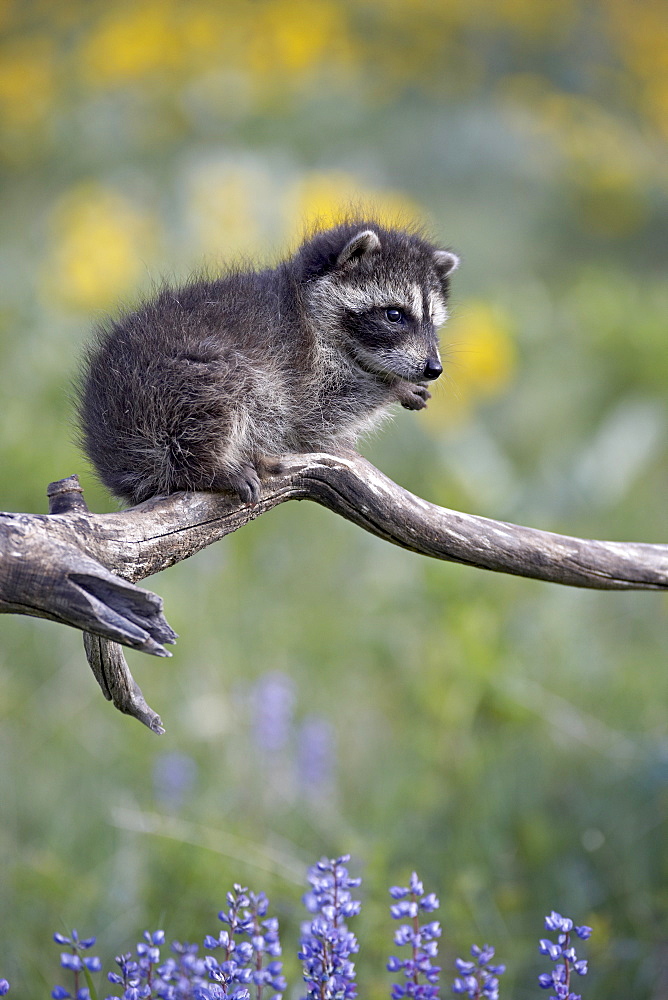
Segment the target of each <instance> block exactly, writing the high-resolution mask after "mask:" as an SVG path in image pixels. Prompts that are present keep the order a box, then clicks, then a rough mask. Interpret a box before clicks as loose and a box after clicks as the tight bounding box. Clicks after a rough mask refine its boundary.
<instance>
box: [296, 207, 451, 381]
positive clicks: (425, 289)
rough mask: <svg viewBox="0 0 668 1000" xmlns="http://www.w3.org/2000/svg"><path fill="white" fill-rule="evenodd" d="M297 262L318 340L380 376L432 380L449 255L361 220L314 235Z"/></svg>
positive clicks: (436, 373)
mask: <svg viewBox="0 0 668 1000" xmlns="http://www.w3.org/2000/svg"><path fill="white" fill-rule="evenodd" d="M297 262H298V266H299V267H300V270H301V276H302V280H303V281H304V287H305V293H306V294H305V297H306V302H307V308H308V311H309V313H310V315H311V318H312V321H313V325H314V328H315V329H316V330H318V331H319V333H320V336H321V337H323V338H324V339H325V340H327V341H334V342H336V344H337V346H339V347H340V348H342V349H343V350H344V351H345V352H346V353H347V354H348V355H349V356H350V357H351V358H352V360H353V361H354V362H355V363H356V364H357V365H359V367H360V368H362V369H364V370H365V371H368V372H370V373H372V374H374V375H377V376H379V377H380V378H382V379H385V380H388V381H393V380H395V379H398V378H400V379H406V380H408V381H410V382H427V381H432V380H433V379H436V378H438V376H439V375H440V374H441V372H442V371H443V366H442V365H441V359H440V355H439V350H438V338H437V335H436V330H437V328H438V327H439V326H440V325H441V324H442V323H443V322H444V321H445V319H446V318H447V309H446V303H447V297H448V279H449V275H450V274H451V273H452V271H454V270H455V268H456V267H457V265H458V263H459V261H458V258H457V257H456V256H455V254H453V253H451V252H450V251H449V250H440V249H437V248H436V247H435V246H433V245H432V244H430V243H428V242H427V241H426V240H424V239H422V237H420V236H418V235H416V234H414V233H409V232H404V231H402V230H397V229H387V228H385V227H383V226H380V225H377V224H376V223H364V222H360V223H346V224H344V225H342V226H338V227H337V228H336V229H332V230H327V231H326V232H322V233H319V234H318V235H317V236H315V237H314V238H313V239H312V240H310V241H309V242H308V243H306V244H304V246H303V247H302V248H301V250H300V251H299V253H298V255H297Z"/></svg>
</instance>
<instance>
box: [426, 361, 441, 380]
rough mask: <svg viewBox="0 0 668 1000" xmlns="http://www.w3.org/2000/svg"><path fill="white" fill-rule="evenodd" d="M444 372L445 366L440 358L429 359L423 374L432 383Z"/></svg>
mask: <svg viewBox="0 0 668 1000" xmlns="http://www.w3.org/2000/svg"><path fill="white" fill-rule="evenodd" d="M442 371H443V365H442V364H441V362H440V361H439V360H438V358H429V359H428V360H427V363H426V365H425V366H424V372H423V373H422V374H423V375H424V377H425V378H426V379H427V380H428V381H429V382H432V381H433V380H434V379H435V378H438V376H439V375H440V374H441V372H442Z"/></svg>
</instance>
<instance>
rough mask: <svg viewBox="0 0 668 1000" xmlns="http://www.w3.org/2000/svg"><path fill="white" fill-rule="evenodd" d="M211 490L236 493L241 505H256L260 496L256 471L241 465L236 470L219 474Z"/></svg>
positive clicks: (260, 485)
mask: <svg viewBox="0 0 668 1000" xmlns="http://www.w3.org/2000/svg"><path fill="white" fill-rule="evenodd" d="M212 488H213V489H214V490H222V491H224V492H230V493H236V494H237V496H238V497H239V499H240V500H241V502H242V503H249V504H256V503H257V502H258V501H259V499H260V497H261V495H262V484H261V483H260V477H259V476H258V474H257V471H256V469H254V468H253V466H252V465H242V466H241V467H240V468H238V469H226V470H225V471H224V472H223V471H221V472H219V473H218V474H217V475H216V477H215V479H214V481H213V485H212Z"/></svg>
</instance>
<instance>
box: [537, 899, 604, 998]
mask: <svg viewBox="0 0 668 1000" xmlns="http://www.w3.org/2000/svg"><path fill="white" fill-rule="evenodd" d="M545 927H546V928H547V930H548V931H553V932H556V933H557V934H558V937H557V942H556V943H555V942H554V941H550V940H549V938H542V939H541V941H540V943H539V945H538V948H539V950H540V953H541V955H548V956H549V957H550V958H551V959H552V961H553V962H555V963H556V965H555V967H554V969H553V970H552V972H544V973H543V974H542V975H540V976H539V977H538V982H539V983H540V985H541V986H542V988H543V989H544V990H552V991H553V992H552V996H551V997H550V1000H582V997H581V996H580V994H579V993H572V992H571V973H572V972H576V973H577V974H578V976H586V975H587V961H586V959H584V958H578V956H577V955H576V953H575V948H574V947H573V945H572V944H571V932H572V931H573V930H575V933H576V934H577V936H578V937H579V938H580V939H581V940H582V941H586V940H587V938H589V937H590V936H591V927H587V926H586V925H585V924H583V925H582V926H581V927H575V928H574V927H573V921H572V920H570V919H569V918H568V917H562V916H561V914H560V913H556V912H555V911H554V910H553V911H552V913H550V915H549V916H547V917H545Z"/></svg>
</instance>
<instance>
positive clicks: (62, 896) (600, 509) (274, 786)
mask: <svg viewBox="0 0 668 1000" xmlns="http://www.w3.org/2000/svg"><path fill="white" fill-rule="evenodd" d="M0 31H1V33H2V39H1V41H0V119H1V125H0V177H1V185H0V240H1V243H2V250H1V253H0V412H1V414H2V417H1V420H0V466H1V469H2V476H1V477H0V508H1V509H4V510H18V511H30V512H43V511H45V510H46V498H45V489H46V485H47V483H48V482H49V481H51V480H54V479H58V478H61V477H63V476H67V475H70V474H72V473H74V472H76V473H78V474H79V475H80V476H81V479H82V482H83V484H84V487H85V494H86V498H87V500H88V503H89V505H90V506H91V509H94V510H97V511H103V510H113V509H115V505H114V502H113V501H112V500H111V499H110V498H109V497H108V495H106V493H105V492H104V490H103V489H102V488H101V487H100V486H99V485H98V484H97V483H96V481H95V478H94V476H93V474H92V473H91V471H90V469H89V468H88V467H87V465H86V462H85V460H84V459H83V457H82V456H81V454H80V453H79V451H78V450H77V448H76V447H75V445H74V444H73V436H74V429H73V425H72V406H71V402H70V399H69V391H70V389H69V387H70V383H71V379H72V376H73V374H74V372H75V370H76V365H77V358H78V356H79V354H80V351H81V348H82V345H83V344H84V343H85V341H86V339H87V338H88V336H89V333H90V330H91V328H92V327H93V325H94V324H95V323H96V322H97V321H98V319H99V318H100V317H101V316H103V315H105V314H106V313H108V312H110V311H111V312H113V311H115V310H117V309H118V308H120V307H121V305H124V304H126V305H127V304H131V303H133V302H134V301H136V300H137V298H138V297H139V296H140V295H142V294H145V293H150V290H151V288H152V287H153V286H154V285H155V283H156V282H158V281H160V280H161V278H163V277H167V278H172V277H174V278H177V277H178V278H183V277H184V276H186V275H188V274H189V273H191V272H192V271H193V270H196V269H198V268H202V267H207V268H209V269H210V270H215V269H217V268H219V267H221V266H223V265H224V263H225V262H226V261H238V260H239V259H240V258H247V257H250V258H253V259H259V260H261V261H263V262H271V261H273V260H275V259H277V258H278V256H279V255H280V254H281V253H283V252H284V251H286V249H289V248H290V247H294V246H295V245H296V243H297V242H298V241H299V238H300V233H301V232H302V231H303V229H304V226H306V225H310V224H313V223H314V222H315V221H318V220H319V221H320V222H321V223H323V224H327V223H330V222H332V221H333V220H335V219H337V218H338V217H340V215H341V214H342V213H343V212H345V211H346V210H347V209H348V207H349V206H350V205H351V204H354V205H356V206H362V207H364V208H365V210H367V211H368V212H369V213H373V214H375V215H376V216H377V217H380V218H382V219H383V220H385V221H388V220H389V221H393V220H399V221H401V220H409V221H422V222H423V223H424V224H425V225H426V227H427V229H428V231H429V232H430V233H431V234H432V235H433V237H434V239H435V240H437V241H438V242H439V243H441V244H442V245H444V246H449V247H453V248H454V249H456V250H457V251H458V252H459V253H460V254H461V257H462V267H461V270H460V271H459V273H458V274H457V275H456V276H455V279H454V281H453V304H452V306H453V307H452V319H451V321H450V322H449V324H448V325H447V326H446V328H445V329H444V331H443V343H444V347H445V352H444V353H445V355H446V357H447V372H446V375H445V376H444V378H443V379H441V380H440V383H439V384H438V386H437V388H436V392H435V398H434V399H433V400H432V403H431V404H430V407H429V409H428V410H427V411H426V412H425V413H423V414H411V413H407V412H405V411H402V412H400V413H399V414H398V415H397V418H396V420H395V421H394V422H393V423H392V424H391V425H389V426H388V427H386V428H385V429H384V430H383V432H382V434H380V435H379V436H377V437H376V438H374V439H373V440H371V441H368V442H366V443H365V444H364V445H363V449H362V450H363V452H364V454H365V455H367V456H368V457H369V458H370V459H371V460H372V461H373V462H375V463H376V464H377V465H378V466H379V467H380V468H381V469H382V470H383V471H384V472H385V473H387V474H388V475H389V476H391V477H392V478H394V479H395V480H396V481H397V482H399V483H401V484H402V485H403V486H404V487H406V488H408V489H410V490H411V491H413V492H415V493H417V494H419V495H421V496H423V497H425V498H427V499H429V500H431V501H433V502H435V503H439V504H441V505H443V506H448V507H454V508H458V509H462V510H466V511H469V512H475V513H480V514H483V515H486V516H489V517H493V518H498V519H503V520H509V521H515V522H519V523H523V524H530V525H533V526H536V527H541V528H544V529H549V530H552V531H562V532H566V533H571V534H577V535H581V536H585V537H599V538H613V539H619V540H625V539H632V540H643V541H654V542H660V541H665V539H666V499H667V497H668V453H667V450H668V436H667V429H668V422H667V413H666V390H667V388H668V338H667V336H666V333H667V330H666V325H667V324H666V316H667V312H668V279H667V277H666V262H667V256H668V254H667V253H666V249H667V240H666V223H667V221H668V197H667V193H668V174H667V159H666V145H667V142H666V140H667V139H668V55H667V53H668V21H667V19H666V16H665V6H664V4H663V3H662V2H661V0H539V2H536V0H358V2H353V0H339V2H336V0H229V2H228V0H188V2H178V0H133V2H120V0H106V2H104V3H102V2H100V0H87V2H83V0H59V2H58V3H52V2H48V0H42V2H37V0H32V2H31V0H23V2H20V0H14V2H11V0H4V2H3V3H1V4H0ZM147 585H148V586H150V587H152V588H153V589H154V590H156V591H157V592H159V593H160V594H161V595H162V596H163V597H164V599H165V606H166V612H167V616H168V618H169V621H170V623H171V624H172V626H173V627H174V628H175V629H176V630H177V631H178V632H179V633H180V636H181V637H180V639H179V642H178V645H177V646H176V647H175V650H174V656H173V658H172V659H171V660H168V661H165V660H159V659H154V658H150V657H145V656H141V655H139V654H129V660H130V662H131V667H132V670H133V672H134V673H135V676H136V678H137V680H138V682H139V683H140V685H141V686H142V688H143V690H144V693H145V695H146V697H147V700H148V701H149V703H150V704H151V705H152V706H153V707H154V708H156V710H158V711H159V712H160V714H161V715H162V718H163V721H164V723H165V725H166V728H167V733H166V735H165V736H163V737H161V738H158V737H156V736H154V735H153V734H152V733H150V732H149V731H148V730H146V729H144V728H142V727H141V726H139V725H138V724H137V723H136V722H135V721H134V720H132V719H129V718H126V717H124V716H121V715H120V714H119V713H117V712H115V711H114V709H113V708H112V707H111V706H110V705H109V704H108V703H107V702H105V701H104V699H103V697H102V695H101V693H100V691H99V690H98V688H97V685H96V683H95V681H94V679H93V677H92V675H91V673H90V671H89V670H88V667H87V665H86V662H85V659H84V655H83V651H82V648H81V646H82V644H81V637H80V635H79V634H78V633H77V632H75V631H74V630H71V629H67V628H64V627H60V626H57V625H55V624H51V623H48V622H42V621H38V620H32V619H29V618H20V617H11V616H4V617H3V619H2V620H1V621H0V977H2V976H5V977H7V978H8V979H9V980H10V981H11V982H12V984H13V986H12V995H14V994H15V995H16V997H17V998H19V997H21V998H28V997H29V998H31V1000H33V998H38V997H47V996H48V995H49V993H50V988H51V985H52V984H53V983H54V982H62V978H61V975H60V972H59V970H58V955H57V952H58V949H57V947H56V946H55V945H53V944H52V943H50V941H51V935H52V933H53V931H54V930H58V931H61V932H67V931H68V930H69V929H70V928H71V927H73V926H74V927H76V928H77V929H78V930H79V932H80V933H81V934H85V935H89V934H97V935H98V945H97V947H96V951H97V953H99V954H100V955H101V956H102V957H103V959H104V960H105V962H107V963H108V965H107V967H109V964H110V963H111V962H112V961H113V956H114V955H116V954H119V953H120V952H121V951H123V950H128V949H129V946H130V945H132V943H133V942H134V941H136V940H137V935H138V934H140V932H141V931H142V930H143V929H144V928H147V927H148V928H151V929H155V928H156V927H160V928H163V929H164V930H165V932H166V934H167V936H168V939H169V940H171V939H172V938H178V939H180V940H184V939H186V940H201V938H202V936H203V935H204V934H205V933H217V930H216V928H217V926H219V925H218V921H217V916H216V914H217V912H218V910H219V909H222V907H223V906H224V894H225V891H226V890H227V888H228V887H229V886H230V885H231V883H232V882H235V881H239V882H241V883H243V884H244V885H249V886H250V887H251V888H254V889H255V890H260V889H264V890H265V891H266V892H267V893H268V894H269V896H270V898H271V899H272V900H273V901H274V903H275V911H276V912H277V914H278V915H279V917H280V919H281V925H282V928H283V939H284V946H285V951H286V965H287V972H288V974H289V975H290V977H291V980H292V983H293V987H292V989H291V990H290V991H289V993H288V995H289V996H290V997H295V998H296V997H297V996H299V972H298V968H297V963H296V960H295V958H294V957H293V955H294V952H295V950H296V947H295V946H296V941H297V936H298V929H299V922H300V920H301V919H302V911H301V903H300V897H301V893H302V891H303V888H302V883H303V875H304V872H305V869H306V867H307V865H309V864H311V863H312V862H313V861H314V860H315V859H316V858H318V857H319V856H321V855H322V854H327V855H337V854H340V853H343V852H350V853H351V854H352V855H353V859H352V861H351V866H350V867H351V868H352V870H353V871H354V873H355V874H360V875H362V877H363V878H364V884H363V887H362V894H363V899H364V907H363V910H362V914H361V915H360V917H359V918H357V920H356V922H355V929H356V932H357V934H358V936H359V938H360V940H361V942H362V949H361V952H360V956H359V962H358V968H359V985H360V996H362V997H365V998H367V1000H380V998H381V997H386V996H388V995H389V982H390V976H389V974H388V973H387V972H386V971H385V960H386V956H387V955H388V954H389V952H390V951H391V950H392V944H391V931H392V928H391V920H390V918H389V915H388V912H387V906H388V904H389V896H388V894H387V887H388V886H389V885H390V884H393V883H404V882H405V880H406V879H407V877H408V875H409V873H410V871H411V870H412V869H417V871H418V873H419V874H420V876H421V877H422V878H423V879H424V881H425V885H426V888H427V889H428V890H433V891H435V892H437V893H438V895H439V896H440V898H441V904H442V905H441V914H440V915H441V919H442V922H443V927H444V935H443V944H442V956H441V957H442V964H443V966H444V967H445V968H446V970H449V966H450V964H451V961H452V959H453V957H454V956H455V955H456V954H462V953H463V952H464V951H466V950H467V949H468V947H469V945H470V943H471V942H472V941H477V942H478V943H479V944H482V943H483V942H487V941H489V942H491V943H493V944H495V945H496V948H497V956H498V958H499V959H500V960H501V961H505V962H506V963H507V964H508V967H509V971H508V973H507V974H506V976H505V977H504V981H503V984H502V995H503V996H505V997H512V998H514V1000H524V998H529V997H533V996H535V995H540V994H539V988H538V985H537V982H536V975H537V973H538V972H539V971H541V970H544V969H545V968H546V960H544V959H541V958H540V956H539V955H538V950H537V939H538V937H540V936H542V918H543V915H544V914H545V913H547V912H549V911H550V910H551V909H552V908H556V909H557V910H560V911H561V912H564V913H566V914H568V915H571V916H572V917H573V918H574V919H575V920H576V921H577V922H578V923H588V924H591V925H592V926H593V927H594V929H595V935H594V937H593V938H592V939H591V941H590V942H589V943H588V944H587V945H584V946H583V947H582V951H583V952H586V953H587V954H588V955H589V957H590V959H591V973H590V975H589V977H588V978H587V979H586V980H583V981H581V982H579V983H578V986H579V987H581V991H582V992H583V994H584V996H585V997H586V998H587V1000H603V998H605V1000H615V998H619V1000H621V998H623V997H633V998H634V1000H664V998H666V997H667V996H668V843H667V840H666V837H667V832H668V830H667V818H668V815H667V814H668V670H667V669H666V668H667V666H668V664H667V656H666V654H667V650H668V604H667V603H666V598H665V596H662V595H659V594H651V593H645V594H643V593H638V594H633V593H629V594H616V593H607V594H606V593H595V592H586V591H577V590H569V589H566V588H559V587H557V586H552V585H548V584H542V583H537V582H533V581H527V580H520V579H514V578H511V577H503V576H497V575H494V574H490V573H484V572H480V571H475V570H472V569H468V568H464V567H460V566H455V565H447V564H440V563H436V562H432V561H429V560H427V559H425V558H422V557H419V556H417V555H414V554H412V553H408V552H403V551H401V550H399V549H394V548H392V547H391V546H389V545H388V544H386V543H384V542H382V541H380V540H378V539H375V538H372V537H370V536H368V535H366V534H365V533H363V532H362V531H360V530H359V529H357V528H355V527H353V526H352V525H350V524H348V523H345V522H344V521H343V520H342V519H340V518H337V517H336V516H334V515H332V514H330V513H328V512H326V511H324V510H321V509H319V508H316V507H315V506H313V505H309V504H288V505H286V506H284V507H282V508H280V509H277V510H275V511H273V512H271V513H269V514H267V516H266V517H263V518H261V519H260V520H259V521H258V522H256V523H253V524H250V525H249V526H248V527H246V528H244V529H243V531H240V532H239V533H238V534H237V535H234V536H232V537H229V538H227V539H225V540H224V541H223V542H221V543H220V544H218V545H215V546H212V547H210V548H209V549H208V550H206V551H204V552H202V553H201V554H199V555H198V556H196V557H195V558H193V559H191V560H189V561H188V562H186V563H182V564H181V565H179V566H176V567H174V568H173V569H171V570H170V571H169V572H167V573H165V574H164V575H161V576H160V577H158V578H154V579H152V580H151V581H149V583H148V584H147ZM548 964H549V963H548ZM444 980H445V981H444V987H443V996H444V997H445V996H448V995H449V980H450V973H449V971H447V972H446V973H445V974H444ZM66 985H68V984H66ZM105 989H106V987H105V986H104V985H102V987H101V994H100V995H101V996H104V995H105V992H104V991H105Z"/></svg>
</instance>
